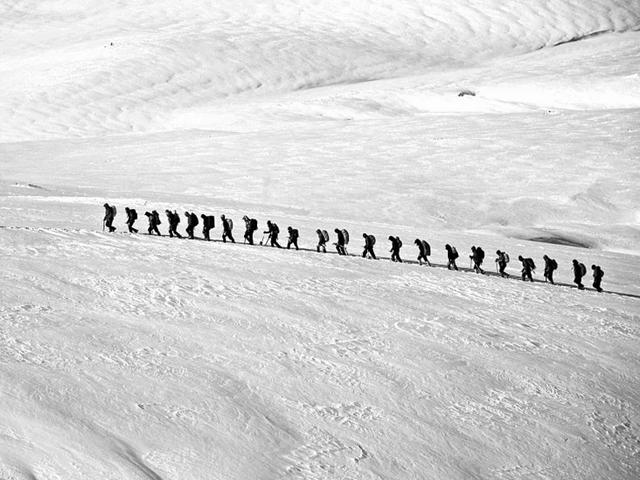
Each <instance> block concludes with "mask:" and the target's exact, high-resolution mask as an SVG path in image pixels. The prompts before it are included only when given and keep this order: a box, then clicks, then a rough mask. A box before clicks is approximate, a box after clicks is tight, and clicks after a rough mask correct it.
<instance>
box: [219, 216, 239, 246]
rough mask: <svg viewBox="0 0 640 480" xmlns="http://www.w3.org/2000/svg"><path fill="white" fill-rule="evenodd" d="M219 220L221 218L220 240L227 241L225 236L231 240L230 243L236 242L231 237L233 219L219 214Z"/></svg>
mask: <svg viewBox="0 0 640 480" xmlns="http://www.w3.org/2000/svg"><path fill="white" fill-rule="evenodd" d="M220 220H222V241H223V242H224V243H227V238H228V239H229V240H231V243H236V241H235V239H234V238H233V233H232V231H233V220H231V219H230V218H227V217H226V216H224V215H220Z"/></svg>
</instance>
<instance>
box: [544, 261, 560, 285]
mask: <svg viewBox="0 0 640 480" xmlns="http://www.w3.org/2000/svg"><path fill="white" fill-rule="evenodd" d="M542 258H543V259H544V281H545V282H549V283H550V284H551V285H553V272H555V271H556V270H557V269H558V262H556V261H555V260H554V259H553V258H549V257H548V256H547V255H544V256H543V257H542Z"/></svg>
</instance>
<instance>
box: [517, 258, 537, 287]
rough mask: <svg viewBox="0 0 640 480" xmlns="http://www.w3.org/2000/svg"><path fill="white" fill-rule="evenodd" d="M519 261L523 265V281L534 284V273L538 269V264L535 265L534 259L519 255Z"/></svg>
mask: <svg viewBox="0 0 640 480" xmlns="http://www.w3.org/2000/svg"><path fill="white" fill-rule="evenodd" d="M518 260H520V262H521V263H522V280H523V281H525V282H526V281H527V279H529V281H531V282H533V275H532V273H533V271H534V270H535V269H536V264H535V263H533V258H522V255H518Z"/></svg>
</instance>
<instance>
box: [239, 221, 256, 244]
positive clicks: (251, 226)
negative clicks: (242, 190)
mask: <svg viewBox="0 0 640 480" xmlns="http://www.w3.org/2000/svg"><path fill="white" fill-rule="evenodd" d="M242 219H243V220H244V226H245V229H244V243H248V244H249V245H253V233H254V232H255V231H256V230H258V221H257V220H256V219H255V218H249V217H248V216H247V215H245V216H244V217H242Z"/></svg>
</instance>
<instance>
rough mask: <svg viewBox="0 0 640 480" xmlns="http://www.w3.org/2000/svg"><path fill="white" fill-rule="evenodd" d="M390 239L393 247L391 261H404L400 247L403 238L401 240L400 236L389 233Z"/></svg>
mask: <svg viewBox="0 0 640 480" xmlns="http://www.w3.org/2000/svg"><path fill="white" fill-rule="evenodd" d="M389 241H390V242H391V249H390V250H389V251H390V252H391V261H392V262H400V263H402V259H401V258H400V247H402V240H400V237H394V236H393V235H389Z"/></svg>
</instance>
